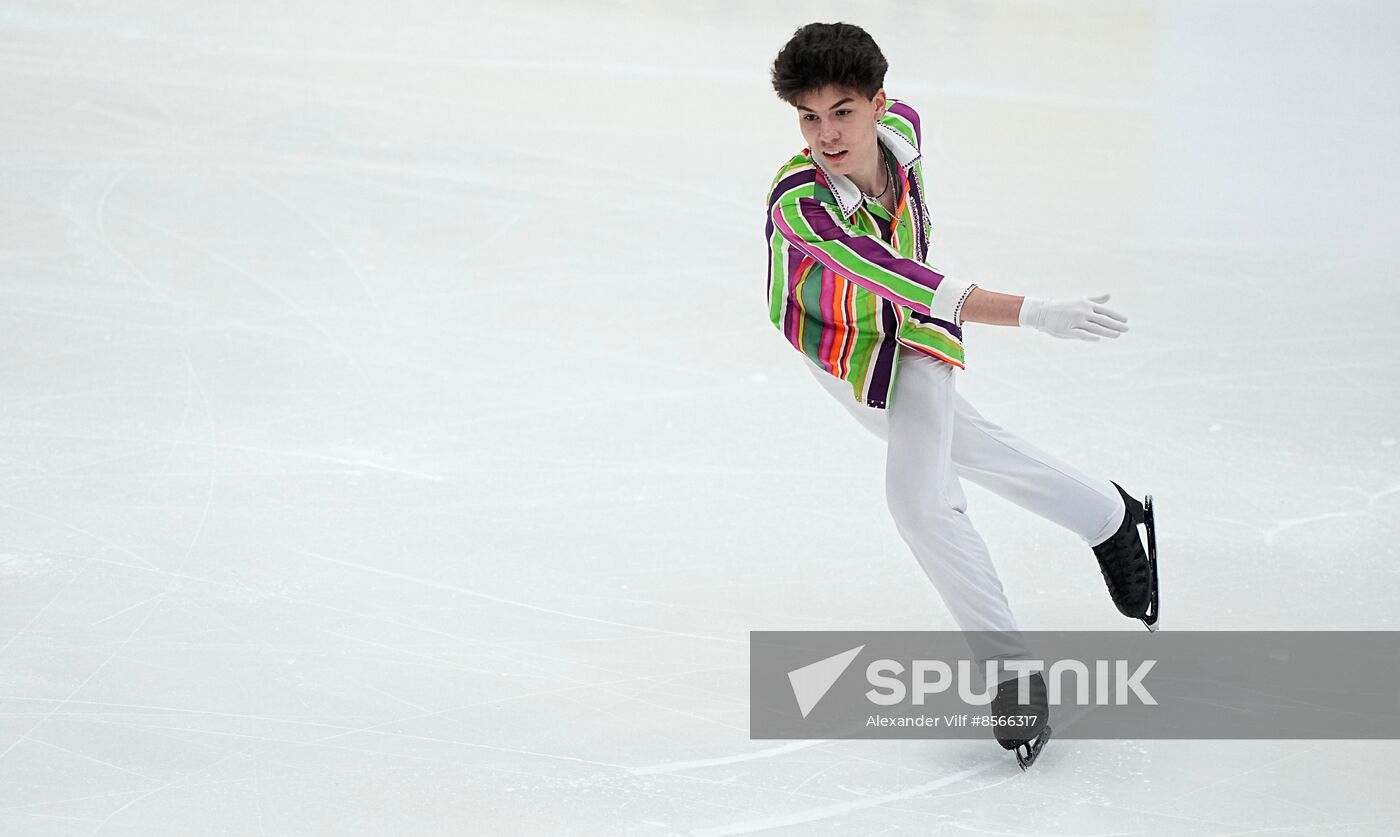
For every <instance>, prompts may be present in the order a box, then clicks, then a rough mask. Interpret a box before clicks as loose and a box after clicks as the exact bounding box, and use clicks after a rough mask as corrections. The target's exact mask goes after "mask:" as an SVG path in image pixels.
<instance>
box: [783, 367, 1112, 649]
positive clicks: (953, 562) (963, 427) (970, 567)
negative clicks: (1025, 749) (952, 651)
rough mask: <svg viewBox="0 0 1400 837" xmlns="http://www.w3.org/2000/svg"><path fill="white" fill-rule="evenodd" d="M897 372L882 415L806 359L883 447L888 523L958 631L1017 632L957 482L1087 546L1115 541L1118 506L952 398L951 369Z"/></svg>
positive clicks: (1092, 483)
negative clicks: (997, 497) (972, 484)
mask: <svg viewBox="0 0 1400 837" xmlns="http://www.w3.org/2000/svg"><path fill="white" fill-rule="evenodd" d="M804 357H805V355H804ZM897 363H898V364H899V369H898V371H897V372H896V374H895V388H894V392H893V394H892V395H891V397H890V405H889V407H888V408H887V409H884V410H879V409H873V408H871V407H867V406H866V405H864V404H862V403H860V402H858V401H856V400H855V398H854V397H852V394H851V387H850V384H848V383H847V382H845V381H843V380H841V379H839V378H837V377H835V376H833V375H831V374H830V373H828V372H826V371H824V370H823V369H822V368H821V367H819V366H817V365H816V363H814V362H812V361H811V359H810V358H809V359H807V363H806V364H805V365H806V366H807V368H808V369H809V370H810V371H811V372H812V374H813V375H814V376H815V377H816V378H817V380H818V381H819V382H820V383H821V385H822V387H823V388H825V389H826V390H827V391H828V392H830V393H831V394H832V395H833V396H835V398H836V400H837V401H839V402H840V403H841V404H842V405H844V406H845V407H846V408H847V410H849V411H850V413H851V415H853V416H855V418H856V420H857V421H859V422H860V423H861V424H863V425H864V426H865V427H866V428H867V429H868V430H870V432H872V433H874V434H875V435H876V436H878V437H879V438H880V439H882V440H884V441H885V442H886V453H885V499H886V501H887V502H888V503H889V509H890V515H891V516H892V517H893V518H894V522H895V527H896V528H897V529H898V530H899V534H900V536H901V537H903V539H904V541H905V543H907V544H909V547H910V549H912V550H913V552H914V557H915V559H916V560H918V562H919V566H920V567H922V568H923V571H924V573H925V574H926V575H927V576H928V577H929V579H930V580H931V581H932V582H933V584H934V587H935V588H936V589H937V590H938V594H939V596H940V597H941V598H942V599H943V603H944V604H945V605H946V606H947V608H948V610H949V611H950V612H951V614H952V616H953V619H954V621H956V622H957V624H958V627H959V628H960V629H961V630H964V631H1019V628H1018V627H1017V625H1016V620H1015V618H1014V617H1013V616H1012V615H1011V607H1010V605H1009V604H1008V603H1007V600H1006V594H1005V592H1003V590H1002V586H1001V579H1000V578H998V577H997V572H996V568H995V567H994V566H993V565H992V557H991V555H990V554H989V553H988V551H987V544H986V543H985V542H984V541H983V540H982V536H981V535H980V534H978V532H977V529H976V528H974V527H973V525H972V520H971V519H970V518H968V516H967V498H966V496H964V494H963V489H962V482H961V480H960V479H959V477H965V478H967V479H969V480H971V481H973V482H975V483H977V484H978V485H980V486H982V487H984V488H986V489H988V490H990V491H992V492H994V493H996V494H998V495H1000V496H1002V497H1005V498H1006V499H1008V500H1010V501H1011V502H1013V503H1015V504H1016V505H1018V506H1021V507H1022V508H1025V509H1027V510H1029V511H1032V512H1034V513H1035V514H1038V515H1040V516H1041V517H1043V518H1045V519H1046V520H1049V521H1051V522H1053V523H1057V524H1059V525H1060V526H1063V527H1064V528H1066V529H1068V530H1070V531H1071V532H1074V533H1075V534H1076V535H1078V536H1079V537H1080V538H1082V539H1083V540H1084V542H1085V543H1086V545H1088V546H1096V545H1098V544H1100V543H1103V542H1104V541H1105V540H1107V539H1108V538H1109V536H1110V535H1112V534H1113V533H1114V532H1116V531H1118V526H1119V525H1120V524H1121V523H1122V521H1123V514H1124V508H1123V500H1122V498H1121V497H1119V496H1118V490H1117V489H1116V488H1114V487H1113V484H1112V483H1111V482H1109V481H1108V480H1107V479H1096V478H1094V477H1089V476H1086V475H1085V474H1083V473H1081V472H1080V471H1078V470H1076V469H1075V468H1073V467H1071V466H1070V465H1068V464H1066V463H1064V462H1062V461H1061V460H1059V459H1056V458H1055V457H1053V456H1051V455H1050V454H1048V453H1046V452H1045V451H1042V450H1041V449H1039V448H1037V447H1035V446H1034V445H1032V444H1030V443H1029V442H1027V441H1025V440H1024V439H1022V438H1020V437H1019V436H1016V435H1015V434H1013V433H1010V432H1008V431H1006V430H1003V429H1002V428H1001V427H999V426H997V425H996V424H994V423H992V422H990V421H988V420H987V419H985V418H983V417H982V415H981V414H980V413H978V412H977V410H975V409H974V408H973V407H972V405H971V404H969V403H968V402H967V400H966V399H965V398H963V397H962V396H961V395H959V394H958V393H957V391H956V387H955V386H954V382H955V375H956V373H957V370H956V369H955V368H954V367H953V366H952V365H951V364H948V363H946V362H944V361H941V360H938V359H937V358H934V357H931V356H929V355H925V354H922V353H920V352H916V351H914V350H912V349H907V348H904V347H902V346H901V347H900V348H899V357H898V360H897ZM1075 557H1077V558H1086V557H1088V556H1075ZM1081 566H1083V568H1084V571H1085V572H1086V573H1091V572H1096V570H1097V568H1096V566H1095V565H1094V564H1093V563H1092V562H1090V563H1089V564H1081Z"/></svg>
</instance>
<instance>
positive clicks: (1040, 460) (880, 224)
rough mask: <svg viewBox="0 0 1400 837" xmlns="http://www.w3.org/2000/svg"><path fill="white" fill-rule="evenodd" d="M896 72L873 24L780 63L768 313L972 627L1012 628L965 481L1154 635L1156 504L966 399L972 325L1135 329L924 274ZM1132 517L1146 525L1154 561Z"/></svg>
mask: <svg viewBox="0 0 1400 837" xmlns="http://www.w3.org/2000/svg"><path fill="white" fill-rule="evenodd" d="M888 67H889V64H888V63H887V62H886V60H885V58H884V56H883V55H882V54H881V52H880V48H879V47H878V46H877V45H876V44H875V41H874V40H873V39H872V38H871V37H870V35H869V34H867V33H866V32H865V31H864V30H863V29H861V28H860V27H858V26H853V25H850V24H845V23H831V24H828V23H812V24H809V25H807V26H804V27H802V28H801V29H799V30H797V32H796V34H794V35H793V37H792V39H791V40H790V41H788V43H787V45H786V46H784V47H783V49H782V51H781V52H779V53H778V57H777V59H776V60H775V61H774V63H773V67H772V82H773V88H774V90H775V91H776V92H777V94H778V97H779V98H781V99H782V100H783V101H784V102H786V103H788V104H789V105H791V106H793V107H794V109H795V112H796V116H797V120H798V127H799V128H800V129H801V132H802V137H803V139H804V140H805V142H806V144H807V147H806V148H804V149H802V153H800V154H798V155H796V156H794V157H793V158H792V159H790V160H788V161H787V162H786V163H784V164H783V165H782V167H781V168H780V169H779V170H778V173H777V175H776V176H775V177H774V178H773V183H772V186H771V188H770V190H769V195H768V223H767V228H766V236H767V239H768V248H769V268H768V313H769V318H770V319H771V321H772V323H773V325H774V326H776V327H777V328H778V330H779V331H780V332H782V334H783V336H784V337H786V338H787V340H788V342H789V343H790V344H791V345H792V346H793V347H794V348H796V349H797V350H798V351H799V352H800V353H801V354H802V356H803V357H804V358H806V361H807V362H806V366H807V368H808V370H809V371H810V372H811V373H812V374H813V375H814V376H815V378H816V379H817V381H818V382H819V383H820V384H821V385H822V387H824V388H825V389H826V390H827V391H828V392H830V393H831V395H832V396H834V397H835V398H836V399H837V400H838V401H840V402H841V403H842V404H843V405H844V406H845V407H846V408H847V409H848V410H849V411H850V412H851V414H852V415H854V416H855V418H856V419H857V420H858V421H859V422H860V423H861V424H863V425H864V426H865V427H866V428H867V429H868V430H870V431H871V432H873V433H874V434H876V435H877V436H878V437H879V438H880V439H882V440H884V441H885V442H886V445H887V449H886V465H885V495H886V500H887V502H888V504H889V509H890V514H891V516H892V517H893V518H894V522H895V526H896V528H897V529H898V530H899V533H900V535H901V537H902V538H903V539H904V541H905V542H906V543H907V544H908V545H909V547H910V549H911V550H912V551H913V553H914V557H915V558H916V559H917V560H918V562H919V565H920V566H921V567H922V568H923V570H924V572H925V573H926V574H927V575H928V577H929V578H930V579H931V580H932V581H933V583H934V586H935V587H936V588H937V590H938V593H939V595H940V597H941V598H942V599H943V602H944V603H945V604H946V606H947V607H948V609H949V610H950V611H951V613H952V616H953V618H954V620H955V621H956V622H957V624H958V626H959V628H961V629H962V630H964V631H998V632H1014V631H1017V630H1018V628H1017V626H1016V620H1015V618H1014V617H1013V616H1012V614H1011V609H1010V607H1009V605H1008V604H1007V600H1006V595H1005V593H1004V592H1003V590H1002V586H1001V581H1000V579H999V578H998V577H997V573H996V569H995V568H994V567H993V566H992V560H991V556H990V555H989V554H988V551H987V546H986V544H985V543H984V542H983V540H982V537H981V535H979V534H978V532H977V530H976V529H975V528H974V527H973V525H972V522H971V520H969V519H968V517H967V516H966V515H965V512H966V509H967V500H966V498H965V497H964V495H963V490H962V485H961V482H960V481H959V477H966V478H967V479H970V480H972V481H973V482H976V483H978V484H979V485H982V486H984V487H985V488H988V489H990V490H991V491H994V492H996V493H997V494H1000V495H1001V496H1003V497H1005V498H1007V499H1008V500H1011V501H1012V502H1014V503H1016V504H1017V505H1019V506H1021V507H1023V508H1025V509H1028V510H1029V511H1031V512H1034V513H1035V514H1038V515H1040V516H1041V517H1044V518H1045V519H1047V520H1050V521H1052V522H1054V523H1057V524H1059V525H1060V526H1063V527H1065V528H1067V529H1069V530H1070V531H1072V532H1074V533H1075V534H1077V535H1079V536H1080V537H1081V538H1083V539H1084V541H1085V542H1086V543H1087V544H1088V545H1089V546H1091V547H1092V548H1093V552H1094V555H1095V557H1096V558H1097V559H1098V561H1099V565H1100V569H1101V572H1102V574H1103V578H1104V580H1105V582H1106V583H1107V585H1108V589H1109V593H1110V595H1111V597H1112V599H1113V603H1114V604H1115V605H1116V606H1117V608H1118V610H1119V611H1120V612H1121V613H1123V614H1124V615H1125V616H1129V617H1131V618H1135V619H1141V620H1143V622H1144V623H1145V624H1146V625H1147V627H1148V628H1149V629H1150V630H1155V629H1156V626H1157V615H1158V614H1157V578H1156V577H1157V571H1156V554H1155V553H1156V547H1155V535H1154V532H1153V521H1152V517H1151V512H1152V506H1151V503H1152V498H1151V497H1150V496H1148V497H1147V498H1146V505H1144V504H1143V503H1141V502H1139V501H1138V500H1136V499H1134V498H1133V497H1132V496H1131V495H1129V494H1128V493H1127V492H1126V491H1125V490H1123V488H1122V487H1121V486H1119V485H1118V484H1117V483H1115V482H1110V481H1109V480H1106V479H1102V478H1098V477H1092V476H1089V475H1086V474H1084V473H1082V472H1081V471H1079V470H1077V469H1075V468H1074V467H1072V466H1070V465H1068V464H1067V463H1065V462H1063V461H1061V460H1059V459H1057V458H1055V457H1053V456H1051V455H1050V454H1048V453H1046V452H1044V451H1042V450H1040V449H1039V448H1037V447H1035V446H1034V445H1031V444H1030V443H1029V442H1026V441H1025V440H1023V439H1021V438H1020V437H1018V436H1016V435H1015V434H1012V433H1010V432H1008V431H1006V430H1004V429H1002V428H1001V427H999V426H997V425H996V424H995V423H993V422H991V421H989V420H988V419H986V418H984V417H983V416H982V415H981V414H980V413H978V412H977V410H976V409H974V408H973V406H972V405H971V404H969V403H968V402H967V400H966V399H965V398H963V397H962V396H961V395H959V394H958V393H957V388H956V385H955V384H956V382H955V370H957V369H962V368H963V348H962V326H963V324H964V323H967V322H974V323H987V324H991V325H1005V326H1017V325H1019V326H1021V327H1023V328H1033V329H1036V330H1039V331H1043V332H1045V333H1046V334H1049V335H1051V336H1054V337H1058V338H1062V339H1071V340H1074V339H1078V340H1090V341H1096V340H1099V339H1100V338H1109V339H1116V338H1117V337H1118V336H1119V335H1120V334H1122V333H1123V332H1125V331H1127V326H1126V323H1127V320H1126V318H1124V317H1123V316H1122V315H1121V314H1119V313H1118V312H1117V311H1115V310H1113V309H1112V308H1109V307H1107V306H1106V305H1104V303H1105V302H1107V301H1108V295H1107V294H1105V295H1103V296H1100V297H1092V298H1065V299H1044V298H1040V297H1035V296H1025V297H1021V296H1012V295H1009V294H1002V293H995V292H993V291H989V290H987V289H985V288H981V287H979V286H978V285H976V284H975V283H973V282H969V281H966V280H963V279H959V278H955V277H952V276H947V275H944V274H941V273H939V272H938V271H936V270H934V269H933V268H932V267H930V266H929V265H927V264H925V262H924V259H925V258H926V257H927V254H928V238H929V234H930V232H931V229H932V225H931V223H930V221H929V217H928V209H927V206H926V205H925V194H926V193H925V190H924V178H923V168H922V164H921V156H920V146H921V140H922V129H921V125H920V120H919V114H918V113H917V112H916V111H915V110H914V108H913V107H912V106H911V105H910V104H909V103H908V102H904V101H900V100H897V99H890V98H887V97H886V95H885V90H884V78H885V72H886V70H887V69H888ZM1138 524H1145V525H1146V528H1147V533H1148V545H1149V547H1150V549H1149V550H1144V548H1143V544H1142V541H1141V539H1140V538H1139V535H1138V529H1137V526H1138ZM1031 680H1032V682H1031V683H1030V684H1029V691H1030V698H1031V699H1030V703H1029V704H1026V703H1024V702H1021V703H1019V704H1018V702H1017V700H1016V698H1015V695H1014V691H1015V689H1014V687H1015V686H1016V681H1015V680H1010V681H1007V682H1005V683H1002V684H1001V687H1002V688H1001V689H999V691H998V693H997V700H995V701H994V702H993V712H994V713H995V714H1015V713H1016V712H1017V711H1025V710H1026V709H1027V708H1028V707H1029V708H1032V709H1034V710H1035V711H1036V714H1038V715H1039V716H1040V723H1039V724H1038V725H1036V726H1035V727H1033V728H1031V729H1025V728H1022V729H1019V730H1002V729H1001V728H998V732H997V738H998V740H999V741H1000V742H1001V744H1002V746H1003V747H1005V748H1006V749H1008V750H1010V749H1015V750H1016V755H1017V760H1018V761H1019V762H1020V763H1021V766H1022V768H1025V767H1027V766H1028V765H1029V764H1030V763H1031V762H1032V761H1033V760H1034V759H1035V757H1036V756H1037V755H1038V754H1039V752H1040V747H1042V746H1043V745H1044V743H1045V741H1046V739H1048V737H1049V733H1050V728H1049V726H1048V725H1047V724H1046V721H1047V720H1048V710H1047V707H1046V706H1045V687H1044V681H1043V680H1042V679H1041V678H1040V676H1039V675H1032V677H1031Z"/></svg>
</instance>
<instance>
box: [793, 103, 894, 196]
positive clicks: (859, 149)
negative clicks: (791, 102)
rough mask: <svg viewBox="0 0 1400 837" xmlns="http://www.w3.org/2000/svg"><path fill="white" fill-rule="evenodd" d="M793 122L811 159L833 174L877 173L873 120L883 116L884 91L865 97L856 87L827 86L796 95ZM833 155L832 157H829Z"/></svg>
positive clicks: (863, 175)
mask: <svg viewBox="0 0 1400 837" xmlns="http://www.w3.org/2000/svg"><path fill="white" fill-rule="evenodd" d="M796 104H797V123H798V125H799V126H800V127H801V128H802V138H803V139H805V140H806V141H807V148H808V149H810V150H811V153H812V158H813V159H816V160H820V161H821V163H822V165H823V166H825V167H826V168H827V169H828V170H830V171H832V172H834V173H836V174H844V175H850V174H853V173H854V174H856V175H859V176H861V177H865V176H867V175H868V174H869V173H870V172H878V171H879V165H880V157H879V152H880V141H879V139H878V138H877V136H876V134H875V123H876V122H877V121H878V120H879V119H880V117H882V116H884V115H885V90H884V88H881V89H880V90H878V91H877V92H876V93H875V98H874V99H867V98H865V97H864V96H862V95H861V94H860V92H859V91H857V90H852V89H850V88H848V87H835V86H831V85H828V86H826V87H823V88H821V89H819V90H813V91H809V92H807V93H804V94H803V95H801V96H799V97H798V98H797V103H796ZM833 155H834V156H833Z"/></svg>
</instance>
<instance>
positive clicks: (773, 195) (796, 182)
mask: <svg viewBox="0 0 1400 837" xmlns="http://www.w3.org/2000/svg"><path fill="white" fill-rule="evenodd" d="M816 182H817V171H816V169H804V170H803V171H800V172H797V173H796V174H790V175H788V176H787V177H784V178H783V179H782V180H779V181H778V185H777V186H774V187H773V191H772V192H769V193H768V217H769V218H772V217H773V204H775V203H777V202H778V198H780V197H781V196H782V195H783V193H784V192H787V191H788V190H789V189H793V188H796V187H798V186H801V185H803V184H805V183H816Z"/></svg>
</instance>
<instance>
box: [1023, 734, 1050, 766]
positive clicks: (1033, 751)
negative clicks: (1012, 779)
mask: <svg viewBox="0 0 1400 837" xmlns="http://www.w3.org/2000/svg"><path fill="white" fill-rule="evenodd" d="M1049 740H1050V727H1049V726H1048V725H1047V726H1046V727H1045V729H1043V730H1041V731H1040V735H1037V736H1036V737H1035V740H1034V741H1031V742H1029V743H1026V744H1022V745H1020V746H1019V747H1017V748H1016V763H1017V764H1019V765H1020V766H1021V769H1022V770H1025V769H1026V768H1028V767H1030V766H1031V765H1033V764H1035V760H1036V759H1037V758H1040V751H1041V750H1043V749H1045V742H1047V741H1049Z"/></svg>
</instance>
